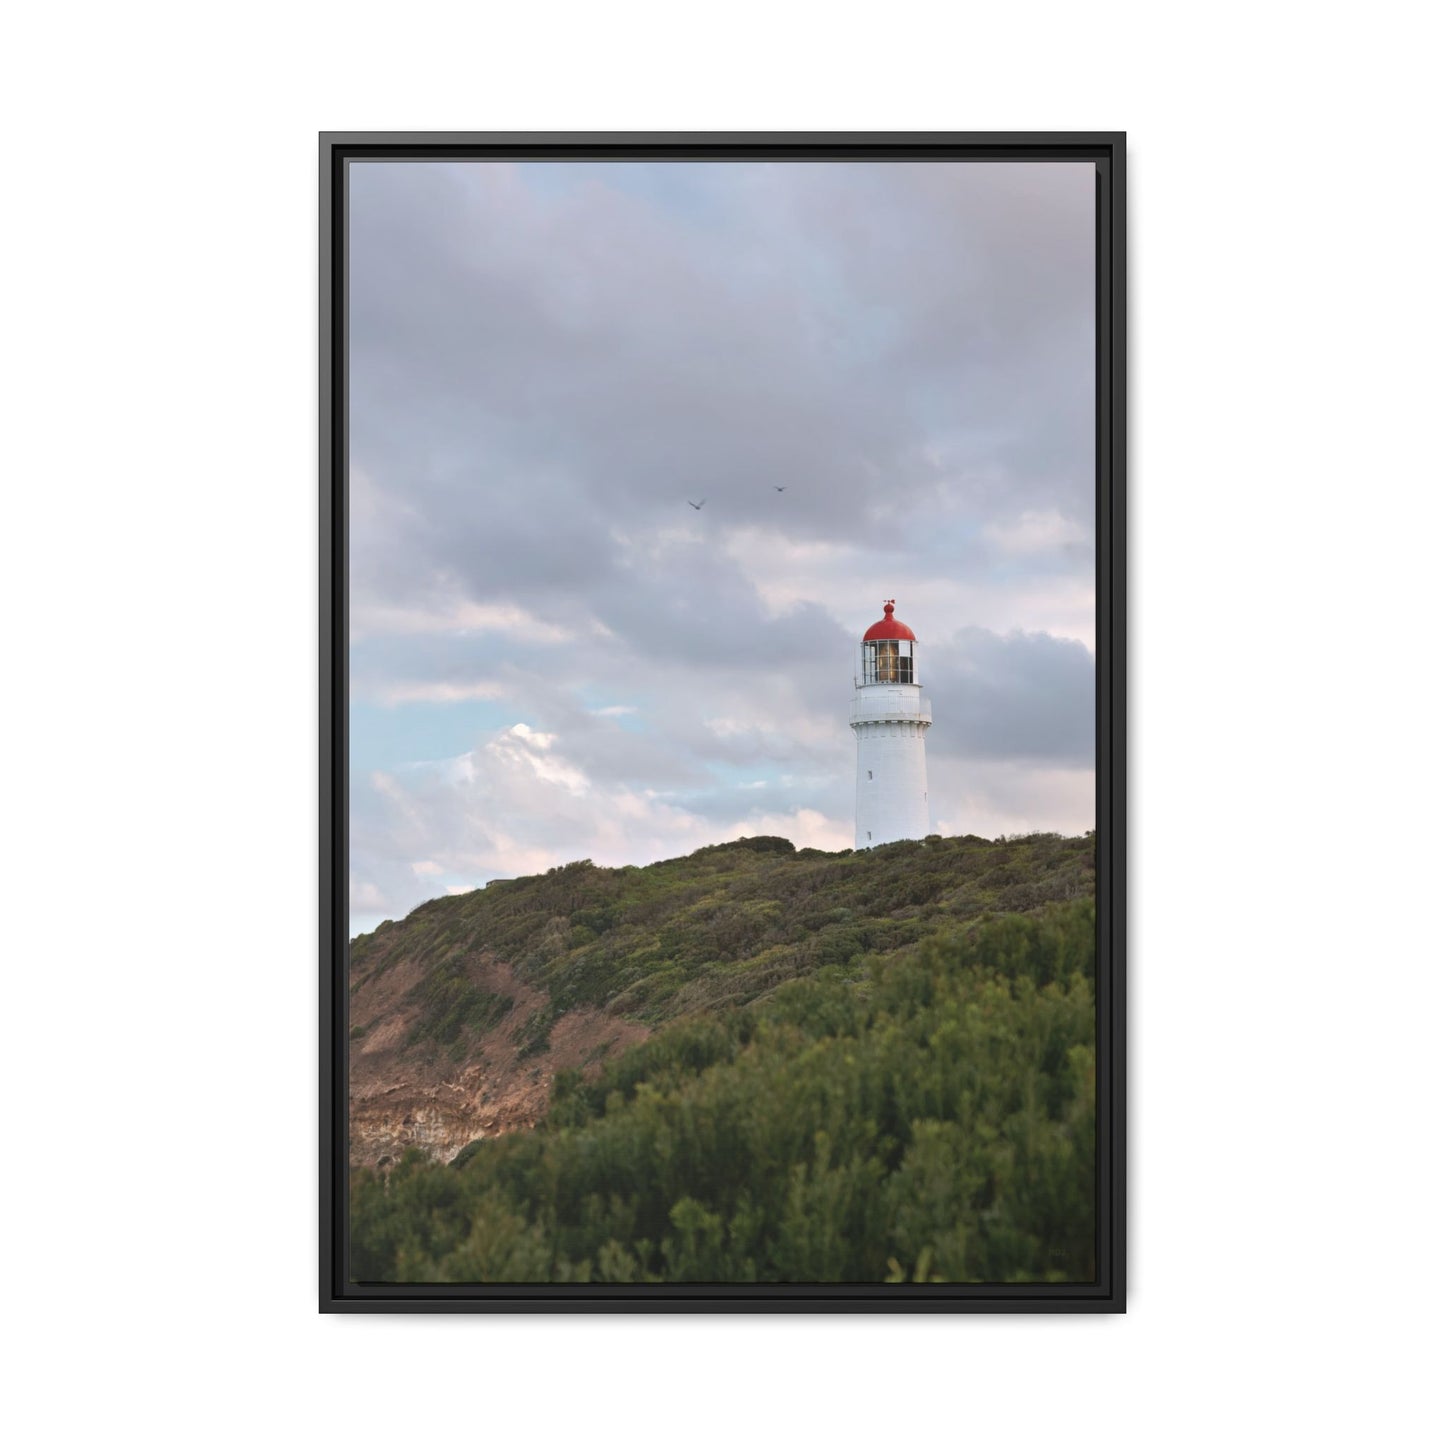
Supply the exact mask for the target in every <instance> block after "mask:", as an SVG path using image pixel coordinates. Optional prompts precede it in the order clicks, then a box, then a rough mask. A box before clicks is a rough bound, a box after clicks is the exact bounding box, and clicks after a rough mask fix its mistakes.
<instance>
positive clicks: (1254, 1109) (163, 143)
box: [0, 0, 1445, 1445]
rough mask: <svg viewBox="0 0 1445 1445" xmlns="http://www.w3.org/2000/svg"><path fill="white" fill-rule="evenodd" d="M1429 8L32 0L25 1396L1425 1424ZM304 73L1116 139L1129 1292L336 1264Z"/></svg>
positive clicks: (23, 364) (16, 72) (11, 459)
mask: <svg viewBox="0 0 1445 1445" xmlns="http://www.w3.org/2000/svg"><path fill="white" fill-rule="evenodd" d="M1437 13H1438V12H1434V11H1432V10H1431V9H1430V8H1429V7H1426V6H1423V5H1417V4H1410V3H1401V0H1382V3H1380V4H1377V5H1374V6H1371V7H1369V8H1368V9H1366V10H1361V9H1359V8H1358V7H1321V6H1305V5H1293V4H1278V3H1275V4H1269V3H1265V4H1261V3H1259V0H1250V3H1244V0H1221V3H1218V4H1215V5H1212V6H1209V7H1202V8H1185V7H1178V6H1164V5H1158V4H1148V3H1139V4H1118V3H1099V4H1077V3H1068V4H1064V3H1040V4H1035V5H1027V6H1003V5H986V6H961V5H956V4H935V5H926V4H916V3H914V4H910V3H907V0H900V3H898V4H894V5H890V6H887V7H879V6H875V5H868V6H864V5H846V4H845V5H839V4H837V3H836V0H834V3H828V4H826V5H825V4H811V5H801V4H800V5H792V6H788V5H778V4H776V3H751V4H748V3H736V0H734V3H731V4H729V5H727V6H716V7H709V8H708V9H707V10H706V11H704V10H700V9H698V8H696V7H693V8H681V9H680V8H679V7H677V6H676V5H673V4H662V3H641V4H639V3H632V4H629V3H626V0H620V3H617V4H612V5H604V6H595V5H587V6H584V5H581V4H564V5H555V4H554V5H546V6H539V7H524V6H504V7H498V6H480V5H475V4H461V3H445V4H443V3H434V0H417V3H415V4H413V5H411V6H408V7H398V6H396V5H394V4H385V5H383V4H377V3H357V0H353V3H350V4H347V5H340V4H312V5H296V4H294V3H291V4H285V5H282V4H279V3H274V0H258V3H254V4H250V5H247V6H244V7H243V6H226V7H196V6H194V5H181V4H179V3H174V4H162V3H154V0H136V3H134V4H130V5H122V6H116V5H100V4H97V3H80V4H77V5H74V6H65V7H55V6H51V7H43V6H38V5H34V6H28V7H24V8H23V9H20V10H18V11H16V12H15V13H14V14H13V15H12V17H11V20H10V22H9V27H8V39H7V51H8V56H7V62H6V67H5V71H6V78H5V84H4V86H3V87H0V107H3V115H4V120H5V135H6V138H7V148H6V149H7V154H6V167H5V195H6V211H7V216H8V220H7V223H6V225H5V227H4V229H3V230H0V248H3V256H0V261H3V265H0V278H3V281H0V284H3V285H4V288H5V293H6V295H5V302H4V310H5V317H6V320H5V325H4V333H5V334H4V338H3V346H4V354H5V361H4V376H3V382H4V392H3V394H4V396H5V400H6V422H5V426H4V427H3V429H0V449H3V469H0V475H3V476H4V478H5V486H6V507H5V525H4V527H3V529H0V547H3V559H0V560H3V565H0V589H3V592H0V600H3V607H4V617H5V630H6V637H7V641H6V643H5V676H6V681H7V691H8V692H9V703H8V707H7V712H6V718H5V724H4V726H5V753H6V758H5V761H6V764H7V784H6V793H7V795H8V796H7V802H6V808H5V812H6V826H5V829H4V831H3V839H0V847H3V849H4V857H3V875H0V876H3V878H4V883H5V892H4V898H5V913H4V934H3V937H4V943H3V953H4V957H5V960H6V964H5V981H6V1000H5V1003H6V1010H5V1012H6V1018H7V1026H6V1040H5V1046H4V1049H3V1050H0V1063H3V1068H4V1077H5V1085H6V1094H5V1097H6V1103H7V1109H6V1122H7V1128H6V1154H7V1156H8V1162H9V1164H10V1165H11V1167H12V1172H13V1176H14V1182H13V1183H11V1184H10V1185H9V1186H8V1188H7V1190H6V1191H5V1192H4V1195H3V1200H4V1209H5V1212H6V1219H5V1221H4V1229H3V1234H0V1240H3V1246H0V1247H3V1257H4V1265H5V1268H4V1276H5V1284H6V1306H7V1308H6V1317H7V1322H8V1323H9V1325H10V1326H11V1344H10V1349H9V1350H8V1351H7V1365H8V1366H9V1370H8V1375H9V1383H8V1385H7V1405H6V1416H7V1420H8V1421H9V1422H12V1423H13V1424H14V1423H18V1435H17V1438H21V1439H25V1440H27V1441H31V1440H61V1441H69V1440H77V1441H91V1440H102V1439H104V1440H110V1439H117V1438H137V1439H141V1438H143V1439H147V1440H152V1441H164V1442H169V1441H194V1440H209V1441H233V1440H234V1441H254V1440H257V1439H264V1440H267V1441H291V1440H306V1441H310V1440H315V1439H321V1438H325V1439H336V1440H346V1441H378V1442H379V1441H387V1442H392V1441H397V1440H402V1439H405V1440H410V1441H418V1442H422V1441H440V1440H455V1439H477V1438H484V1437H485V1438H489V1439H493V1440H534V1441H540V1440H586V1441H598V1440H600V1441H610V1440H628V1441H633V1440H638V1439H646V1440H674V1439H678V1438H684V1439H688V1440H691V1441H708V1442H710V1441H720V1442H721V1441H727V1442H730V1445H731V1442H735V1441H737V1440H739V1439H750V1440H782V1439H788V1440H791V1441H799V1440H821V1439H827V1440H870V1441H872V1440H878V1439H883V1438H893V1437H895V1436H899V1435H901V1436H903V1437H906V1438H908V1439H910V1440H964V1439H987V1440H1011V1441H1012V1440H1025V1441H1031V1440H1039V1441H1059V1442H1063V1441H1067V1442H1070V1445H1083V1442H1089V1441H1150V1442H1154V1441H1161V1440H1170V1441H1181V1440H1185V1441H1187V1440H1204V1441H1211V1442H1213V1441H1221V1440H1280V1439H1291V1440H1310V1441H1312V1442H1316V1441H1321V1440H1336V1439H1338V1440H1352V1441H1356V1440H1361V1439H1376V1440H1387V1441H1391V1442H1398V1441H1406V1440H1417V1439H1424V1438H1426V1437H1427V1435H1429V1434H1430V1433H1432V1432H1433V1431H1435V1430H1438V1429H1439V1424H1440V1421H1439V1415H1440V1405H1439V1399H1440V1397H1439V1391H1438V1389H1436V1388H1433V1387H1431V1386H1430V1385H1429V1377H1430V1376H1431V1375H1434V1374H1436V1373H1437V1372H1438V1368H1439V1360H1440V1355H1441V1339H1440V1330H1439V1324H1438V1319H1439V1307H1440V1302H1441V1266H1440V1259H1441V1256H1442V1252H1445V1251H1442V1225H1441V1222H1440V1215H1441V1204H1440V1201H1441V1182H1442V1181H1441V1167H1440V1163H1439V1152H1440V1129H1439V1120H1440V1107H1439V1105H1440V1064H1439V1058H1440V1054H1439V1039H1438V1035H1439V1024H1438V1020H1439V1019H1440V1017H1441V1013H1442V1010H1441V1004H1442V998H1441V982H1440V979H1441V964H1442V958H1441V953H1442V948H1441V938H1440V926H1439V921H1438V920H1439V903H1438V898H1439V892H1440V876H1441V869H1440V861H1441V859H1440V853H1441V849H1440V843H1439V839H1440V836H1441V827H1442V821H1441V812H1442V809H1441V804H1442V799H1441V787H1440V766H1439V762H1438V756H1439V730H1440V693H1439V659H1440V635H1439V623H1440V597H1439V581H1438V579H1439V575H1440V564H1439V560H1438V553H1439V549H1440V539H1441V537H1442V534H1445V528H1442V525H1441V523H1442V520H1445V519H1442V516H1441V510H1442V508H1441V500H1440V498H1441V490H1442V489H1441V482H1442V466H1441V447H1440V424H1439V423H1440V404H1441V396H1442V385H1441V383H1442V375H1441V361H1440V357H1441V348H1440V336H1441V331H1442V321H1445V317H1442V306H1441V281H1440V271H1441V268H1440V261H1439V258H1440V255H1441V254H1445V244H1442V235H1441V231H1442V228H1441V224H1440V214H1441V213H1440V204H1441V203H1440V185H1439V171H1440V165H1439V162H1440V157H1439V154H1438V151H1439V143H1440V127H1439V124H1438V122H1439V108H1438V107H1439V92H1438V70H1437V67H1438V56H1439V36H1438V34H1435V33H1434V29H1435V26H1436V24H1437V20H1436V14H1437ZM322 127H327V128H342V127H379V128H384V127H403V128H448V127H454V128H469V127H470V128H483V127H490V128H513V129H525V128H578V129H585V128H602V127H614V128H670V129H701V130H706V129H709V128H713V129H717V128H749V127H750V128H759V129H767V128H777V129H799V130H804V129H810V128H812V129H816V128H828V127H851V128H892V129H898V128H917V129H954V128H986V127H989V128H1010V127H1029V128H1082V127H1118V128H1127V129H1128V130H1129V131H1130V134H1131V149H1130V178H1129V179H1130V188H1131V217H1130V244H1131V246H1132V264H1131V282H1130V290H1131V301H1132V307H1133V311H1132V318H1131V341H1132V394H1131V405H1132V415H1131V439H1132V486H1131V506H1132V513H1131V515H1132V527H1131V540H1132V546H1133V549H1134V550H1133V566H1132V585H1133V594H1132V599H1131V605H1132V621H1131V644H1132V649H1133V652H1132V662H1133V678H1134V686H1133V689H1132V782H1133V801H1132V806H1131V815H1130V821H1131V828H1132V836H1131V843H1132V872H1131V907H1130V922H1131V927H1132V951H1131V956H1130V993H1131V1005H1132V1017H1131V1028H1132V1033H1131V1048H1130V1063H1131V1069H1132V1074H1131V1110H1132V1114H1131V1139H1130V1146H1131V1154H1130V1158H1131V1171H1130V1201H1129V1203H1130V1223H1131V1237H1130V1253H1129V1257H1130V1270H1131V1292H1130V1312H1129V1314H1128V1315H1127V1316H1125V1317H1123V1318H1095V1319H1071V1318H1058V1319H1029V1318H1010V1319H988V1318H980V1319H969V1318H962V1319H938V1318H901V1319H876V1320H875V1319H869V1318H851V1317H845V1318H836V1319H814V1320H810V1321H799V1320H793V1319H786V1318H765V1319H749V1318H737V1319H721V1320H712V1319H706V1318H701V1319H693V1318H682V1319H668V1318H661V1319H646V1318H642V1319H626V1318H620V1319H614V1320H605V1319H582V1320H570V1319H547V1318H525V1319H520V1320H511V1321H508V1320H505V1319H495V1318H435V1319H420V1320H415V1319H412V1320H408V1319H388V1318H346V1319H341V1318H324V1319H323V1318H320V1317H318V1316H317V1315H316V1314H315V1312H314V1302H313V1296H314V1274H315V1269H314V1261H315V1243H314V1237H313V1236H314V1228H313V1225H314V1221H313V1206H314V1199H315V1157H314V1146H315V1125H314V1122H313V1120H314V1113H313V1104H314V1097H315V1085H316V1080H315V1070H314V1063H313V1060H314V1039H315V1003H314V943H313V930H314V919H315V898H314V880H313V866H314V859H315V844H314V836H315V829H314V817H313V796H314V788H315V760H314V726H315V717H316V703H315V691H314V687H315V684H314V670H315V650H314V644H313V628H314V617H315V603H314V593H315V589H314V584H313V569H314V565H315V554H316V521H315V485H314V475H313V462H314V455H315V385H314V377H315V364H316V343H315V323H314V319H313V318H314V301H315V291H316V285H315V226H316V200H315V180H316V174H315V173H316V165H315V143H314V133H315V132H316V131H317V130H318V129H320V128H322ZM1435 1438H1438V1435H1436V1437H1435Z"/></svg>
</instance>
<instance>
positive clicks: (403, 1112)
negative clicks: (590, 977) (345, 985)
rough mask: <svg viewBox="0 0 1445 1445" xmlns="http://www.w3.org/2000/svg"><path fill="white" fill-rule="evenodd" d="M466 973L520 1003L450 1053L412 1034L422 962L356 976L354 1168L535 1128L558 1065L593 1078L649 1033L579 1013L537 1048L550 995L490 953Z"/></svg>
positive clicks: (471, 962)
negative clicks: (608, 1061) (538, 1027)
mask: <svg viewBox="0 0 1445 1445" xmlns="http://www.w3.org/2000/svg"><path fill="white" fill-rule="evenodd" d="M465 971H466V978H467V980H468V982H469V983H470V984H471V985H472V986H473V987H475V988H477V989H479V990H483V991H485V993H487V994H489V995H492V996H494V997H496V998H498V999H500V1000H504V1001H505V1000H510V1004H511V1007H510V1009H509V1010H508V1011H507V1013H506V1014H505V1016H504V1017H503V1018H502V1019H501V1021H500V1022H498V1023H496V1024H494V1025H493V1026H492V1027H491V1028H490V1029H487V1030H485V1031H483V1032H481V1033H480V1034H479V1035H478V1036H476V1037H467V1036H466V1035H463V1037H462V1038H461V1039H460V1040H458V1041H457V1042H456V1043H455V1044H454V1045H452V1046H446V1045H442V1044H438V1043H436V1042H433V1041H428V1040H422V1041H418V1040H417V1039H416V1038H415V1036H414V1031H415V1027H416V1024H417V1021H418V1019H419V1018H420V1017H421V1015H422V1005H421V1004H420V1003H419V1002H417V1001H416V1000H415V995H414V990H415V989H416V987H417V985H418V984H419V983H420V982H421V981H422V978H423V976H424V973H425V969H424V967H423V966H422V965H421V964H420V963H418V962H417V961H416V960H414V959H408V958H397V959H395V960H390V961H388V963H387V964H386V965H385V966H382V967H380V968H378V967H376V966H374V965H373V966H371V967H369V968H368V969H367V970H366V971H365V973H364V975H363V976H362V977H359V978H358V977H355V976H353V979H352V987H351V1000H350V1015H349V1016H350V1029H351V1035H352V1037H351V1042H350V1059H349V1073H350V1084H351V1091H350V1092H351V1109H350V1114H351V1140H350V1144H351V1148H350V1158H351V1163H352V1165H353V1166H358V1165H365V1166H369V1167H372V1168H375V1167H378V1166H380V1167H383V1168H385V1167H386V1166H387V1165H388V1164H390V1163H392V1162H394V1161H395V1160H396V1159H398V1158H399V1157H400V1156H401V1154H402V1151H403V1150H405V1149H408V1148H416V1149H422V1150H424V1151H425V1152H426V1153H427V1154H429V1155H430V1156H431V1157H432V1158H434V1159H438V1160H442V1161H446V1160H450V1159H452V1158H454V1157H455V1156H456V1154H457V1152H458V1151H459V1150H460V1149H462V1148H463V1147H464V1146H465V1145H467V1144H469V1143H470V1142H471V1141H472V1140H473V1139H481V1138H488V1137H491V1136H492V1135H496V1134H506V1133H510V1132H512V1131H514V1130H517V1129H530V1128H532V1127H533V1125H535V1124H536V1123H537V1121H538V1120H539V1119H540V1118H541V1117H542V1115H543V1114H544V1113H545V1112H546V1108H547V1100H548V1098H549V1096H550V1093H551V1088H552V1079H553V1076H554V1075H555V1074H556V1073H557V1072H558V1070H559V1069H568V1068H570V1069H581V1070H583V1072H584V1073H586V1074H589V1075H590V1074H593V1073H595V1072H596V1071H597V1070H599V1069H600V1067H601V1063H602V1060H603V1059H604V1058H607V1057H611V1056H613V1055H615V1054H617V1053H620V1052H621V1051H622V1050H623V1049H625V1048H627V1047H628V1046H629V1045H631V1044H634V1043H638V1042H640V1041H641V1040H642V1039H644V1038H646V1037H647V1035H648V1032H649V1030H648V1029H647V1028H646V1027H645V1026H644V1025H642V1024H639V1023H637V1022H636V1021H635V1020H632V1019H626V1018H618V1017H614V1016H611V1015H609V1014H606V1013H603V1012H602V1011H600V1010H598V1009H577V1010H574V1011H572V1012H570V1013H566V1014H563V1015H562V1016H561V1017H560V1018H559V1019H557V1021H556V1022H555V1023H554V1024H553V1025H552V1028H551V1032H550V1036H549V1038H548V1044H547V1047H546V1048H545V1049H544V1050H540V1051H538V1050H536V1049H535V1047H533V1048H532V1049H531V1050H529V1049H528V1044H529V1043H531V1041H532V1039H534V1038H535V1037H536V1027H535V1021H536V1016H537V1015H538V1014H539V1013H540V1012H541V1011H542V1010H543V1009H545V1008H546V1006H547V996H546V995H545V994H544V993H542V992H540V991H539V990H537V989H534V988H530V987H528V986H527V985H526V984H524V983H522V982H521V981H520V980H519V979H518V978H517V977H516V975H515V973H514V972H513V970H512V969H511V967H510V966H509V965H508V964H506V963H504V962H502V961H501V960H499V959H497V958H494V957H492V956H491V955H489V954H479V955H477V956H476V957H474V958H471V959H468V960H467V962H466V964H465ZM529 1024H530V1025H532V1028H531V1030H530V1031H529V1029H528V1025H529Z"/></svg>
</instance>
